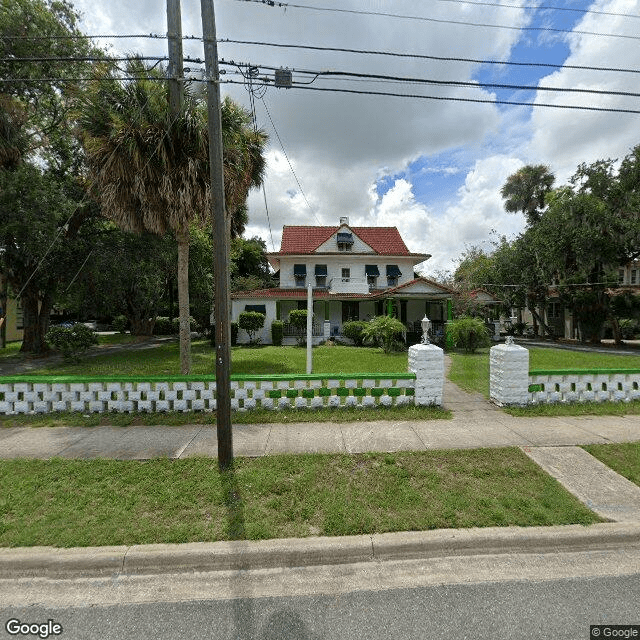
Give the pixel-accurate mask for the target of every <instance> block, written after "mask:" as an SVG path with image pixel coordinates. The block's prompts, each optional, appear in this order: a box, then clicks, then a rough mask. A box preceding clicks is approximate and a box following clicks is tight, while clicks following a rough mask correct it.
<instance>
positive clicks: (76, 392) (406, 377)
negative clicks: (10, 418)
mask: <svg viewBox="0 0 640 640" xmlns="http://www.w3.org/2000/svg"><path fill="white" fill-rule="evenodd" d="M409 369H410V372H409V373H397V374H396V373H393V374H390V373H389V374H369V373H362V374H352V375H333V374H308V375H293V374H292V375H272V376H232V377H231V408H232V409H234V410H237V411H247V410H251V409H274V410H278V409H292V408H296V409H302V408H312V409H315V408H322V407H336V408H339V407H376V406H380V405H381V406H394V405H395V406H401V405H408V404H416V405H441V404H442V390H443V386H444V358H443V353H442V350H441V349H438V347H434V346H432V345H427V346H425V345H415V346H414V347H411V348H410V350H409ZM215 409H216V383H215V377H214V376H177V377H173V378H164V377H147V378H113V377H104V378H91V379H82V378H80V377H76V376H69V377H53V376H25V377H22V376H16V377H11V378H0V414H4V415H15V414H33V413H51V412H58V411H80V412H83V413H103V412H111V411H114V412H119V413H122V412H134V411H145V412H156V411H158V412H163V411H215Z"/></svg>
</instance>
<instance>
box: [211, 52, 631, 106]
mask: <svg viewBox="0 0 640 640" xmlns="http://www.w3.org/2000/svg"><path fill="white" fill-rule="evenodd" d="M220 62H221V64H233V65H236V63H235V62H229V63H227V62H225V61H224V60H221V61H220ZM263 68H264V69H271V70H276V69H277V67H268V66H265V67H263ZM291 71H297V72H298V73H303V74H310V75H313V76H314V80H315V79H316V78H318V77H321V76H324V77H334V76H336V77H337V76H343V77H346V78H359V79H371V80H388V81H393V82H406V83H412V84H427V85H436V86H445V87H471V88H478V87H480V88H483V89H514V90H518V91H545V92H554V91H555V92H558V93H587V94H595V95H607V96H625V97H630V98H640V93H633V92H629V91H609V90H603V89H574V88H571V87H546V86H533V85H517V84H508V83H496V82H469V81H465V80H434V79H430V78H414V77H403V76H391V75H383V74H373V73H356V72H350V71H308V70H296V69H292V70H291Z"/></svg>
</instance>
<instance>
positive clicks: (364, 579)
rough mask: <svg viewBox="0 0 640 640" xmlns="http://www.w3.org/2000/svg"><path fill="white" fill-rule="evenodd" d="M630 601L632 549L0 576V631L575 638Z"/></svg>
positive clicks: (315, 638) (72, 635) (302, 639)
mask: <svg viewBox="0 0 640 640" xmlns="http://www.w3.org/2000/svg"><path fill="white" fill-rule="evenodd" d="M369 564H370V563H369ZM518 576H519V577H518ZM639 599H640V550H638V549H629V550H626V549H614V550H608V551H597V552H584V553H558V554H530V555H526V554H513V555H508V556H507V555H505V556H473V557H464V558H463V557H459V558H434V559H431V560H412V561H403V562H382V563H378V565H377V566H376V567H373V568H371V567H370V566H367V567H365V566H364V565H341V566H336V567H313V568H306V569H290V570H283V569H277V570H261V571H244V572H242V571H241V572H218V573H217V574H183V575H181V576H178V575H176V576H166V575H165V576H159V577H156V576H138V577H131V576H130V577H121V578H117V579H114V580H110V579H101V580H84V581H83V580H68V581H38V580H23V581H20V580H17V581H2V580H0V602H2V603H3V604H2V605H0V620H2V632H1V633H2V634H3V635H1V636H0V637H3V638H5V637H7V638H9V637H20V638H24V637H26V636H15V635H14V636H11V635H9V634H8V633H7V632H6V630H5V623H6V621H7V620H8V619H10V618H17V619H19V620H20V621H21V622H23V623H33V622H38V623H43V622H46V621H47V620H48V619H51V620H53V621H54V623H58V624H60V625H62V634H60V635H58V636H54V635H51V636H49V637H52V638H55V637H59V638H62V639H64V640H67V639H69V640H71V639H73V640H93V639H96V640H97V639H101V640H109V639H112V638H117V639H125V638H126V639H129V638H160V639H168V640H172V639H174V638H175V639H178V638H180V639H183V638H190V639H194V640H196V639H200V638H202V639H205V638H206V639H215V640H218V639H221V640H222V639H224V640H336V639H340V640H342V639H345V640H351V639H353V640H355V639H358V640H360V639H362V640H365V639H367V640H369V639H371V640H374V639H375V640H383V639H384V640H388V639H389V638H398V639H400V640H413V639H415V640H418V639H420V640H429V639H432V638H433V639H436V638H437V639H441V638H455V639H458V638H460V639H469V640H483V639H487V640H489V639H491V640H495V639H501V638H505V639H506V638H509V639H517V638H522V639H527V640H531V639H545V640H548V639H551V640H559V639H566V640H579V639H582V638H585V639H589V638H590V634H589V626H590V625H591V624H636V625H638V624H640V607H639V606H638V602H639ZM11 603H13V604H11ZM29 637H32V638H34V637H38V636H36V635H32V636H29Z"/></svg>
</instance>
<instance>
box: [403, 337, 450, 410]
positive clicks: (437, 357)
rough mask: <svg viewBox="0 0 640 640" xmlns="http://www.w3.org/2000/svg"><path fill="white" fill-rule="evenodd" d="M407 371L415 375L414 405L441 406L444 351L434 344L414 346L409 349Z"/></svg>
mask: <svg viewBox="0 0 640 640" xmlns="http://www.w3.org/2000/svg"><path fill="white" fill-rule="evenodd" d="M409 371H411V372H412V373H415V374H416V394H415V403H416V405H417V406H424V405H437V406H442V394H443V391H444V351H443V350H442V349H441V348H440V347H436V345H435V344H414V345H413V346H411V347H409Z"/></svg>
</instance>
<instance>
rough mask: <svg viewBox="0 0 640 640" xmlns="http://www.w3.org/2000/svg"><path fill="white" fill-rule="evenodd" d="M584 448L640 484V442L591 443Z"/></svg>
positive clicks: (622, 474)
mask: <svg viewBox="0 0 640 640" xmlns="http://www.w3.org/2000/svg"><path fill="white" fill-rule="evenodd" d="M582 448H583V449H584V450H585V451H587V452H589V453H590V454H591V455H592V456H594V457H595V458H598V460H600V462H604V464H606V465H607V466H608V467H610V468H611V469H613V470H614V471H615V472H616V473H619V474H620V475H621V476H624V477H625V478H626V479H627V480H631V482H634V483H635V484H637V485H638V486H640V442H626V443H622V444H590V445H585V446H583V447H582Z"/></svg>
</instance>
